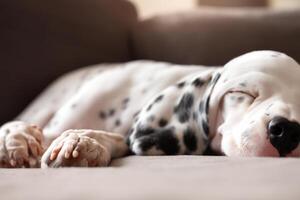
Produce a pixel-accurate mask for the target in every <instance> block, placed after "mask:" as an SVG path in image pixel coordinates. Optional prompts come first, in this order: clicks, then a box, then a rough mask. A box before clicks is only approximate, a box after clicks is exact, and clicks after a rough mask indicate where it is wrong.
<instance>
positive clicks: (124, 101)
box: [122, 97, 129, 110]
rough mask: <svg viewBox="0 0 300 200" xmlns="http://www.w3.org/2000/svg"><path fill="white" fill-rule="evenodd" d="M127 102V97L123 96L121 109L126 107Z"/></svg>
mask: <svg viewBox="0 0 300 200" xmlns="http://www.w3.org/2000/svg"><path fill="white" fill-rule="evenodd" d="M128 102H129V98H128V97H127V98H125V99H123V101H122V109H123V110H125V109H126V108H127V105H128Z"/></svg>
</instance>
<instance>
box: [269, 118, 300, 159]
mask: <svg viewBox="0 0 300 200" xmlns="http://www.w3.org/2000/svg"><path fill="white" fill-rule="evenodd" d="M267 128H268V137H269V139H270V142H271V144H272V145H273V146H274V147H275V148H276V149H277V150H278V152H279V154H280V156H285V155H287V154H288V153H290V152H291V151H293V150H294V149H295V148H297V146H298V144H299V142H300V124H299V123H298V122H292V121H289V120H288V119H286V118H284V117H274V118H273V119H272V120H271V121H270V122H269V124H268V127H267Z"/></svg>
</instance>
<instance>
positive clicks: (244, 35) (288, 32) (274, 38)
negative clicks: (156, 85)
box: [132, 8, 300, 65]
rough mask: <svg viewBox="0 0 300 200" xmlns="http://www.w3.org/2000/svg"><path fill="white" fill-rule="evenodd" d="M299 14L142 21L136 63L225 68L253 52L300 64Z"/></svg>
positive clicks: (220, 13) (203, 14)
mask: <svg viewBox="0 0 300 200" xmlns="http://www.w3.org/2000/svg"><path fill="white" fill-rule="evenodd" d="M299 19H300V10H271V9H257V8H256V9H254V8H253V9H246V8H244V9H242V8H226V9H225V8H223V9H220V8H219V9H218V8H214V9H213V8H204V9H197V10H194V11H191V12H182V13H175V14H167V15H160V16H156V17H153V18H150V19H148V20H145V21H142V22H140V23H139V24H138V26H137V27H136V28H135V31H134V33H133V36H132V38H133V52H134V55H135V58H139V59H141V58H142V59H152V60H162V61H169V62H174V63H185V64H201V65H223V64H224V63H226V62H227V61H228V60H230V59H232V58H234V57H236V56H239V55H241V54H243V53H246V52H249V51H253V50H277V51H282V52H284V53H287V54H289V55H290V56H292V57H294V58H295V59H297V60H298V61H300V51H299V49H300V43H299V36H300V20H299Z"/></svg>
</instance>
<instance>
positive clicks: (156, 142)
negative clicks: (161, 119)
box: [140, 128, 179, 155]
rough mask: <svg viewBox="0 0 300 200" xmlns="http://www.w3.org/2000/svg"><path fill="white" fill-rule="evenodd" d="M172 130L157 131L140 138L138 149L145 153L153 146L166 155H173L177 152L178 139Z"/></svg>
mask: <svg viewBox="0 0 300 200" xmlns="http://www.w3.org/2000/svg"><path fill="white" fill-rule="evenodd" d="M173 130H174V129H173V128H168V129H163V130H157V131H156V132H155V134H152V135H149V136H145V137H142V138H140V148H141V149H142V151H144V152H145V151H147V150H149V149H150V148H151V147H153V146H155V147H156V148H157V149H160V150H162V151H163V152H164V153H165V154H166V155H175V154H177V153H178V151H179V142H178V139H177V138H176V137H175V136H174V134H173Z"/></svg>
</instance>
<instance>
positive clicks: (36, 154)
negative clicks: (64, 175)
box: [0, 121, 43, 167]
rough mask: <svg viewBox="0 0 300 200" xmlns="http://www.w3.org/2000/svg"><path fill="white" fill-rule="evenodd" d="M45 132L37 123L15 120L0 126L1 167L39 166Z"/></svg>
mask: <svg viewBox="0 0 300 200" xmlns="http://www.w3.org/2000/svg"><path fill="white" fill-rule="evenodd" d="M42 140H43V133H42V130H41V129H39V128H38V127H37V126H35V125H29V124H27V123H25V122H20V121H14V122H9V123H7V124H4V125H3V126H2V127H1V128H0V167H38V165H39V159H40V157H41V155H42V154H43V148H42Z"/></svg>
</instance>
